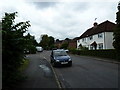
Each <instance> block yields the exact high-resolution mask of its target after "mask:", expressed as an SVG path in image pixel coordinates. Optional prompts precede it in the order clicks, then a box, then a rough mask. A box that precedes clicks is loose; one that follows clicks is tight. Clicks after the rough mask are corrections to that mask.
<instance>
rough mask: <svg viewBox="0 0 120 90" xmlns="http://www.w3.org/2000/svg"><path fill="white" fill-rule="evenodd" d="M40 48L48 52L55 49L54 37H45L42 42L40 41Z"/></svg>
mask: <svg viewBox="0 0 120 90" xmlns="http://www.w3.org/2000/svg"><path fill="white" fill-rule="evenodd" d="M40 46H42V47H43V48H44V49H46V50H48V49H52V48H54V37H52V36H50V37H49V36H48V35H43V36H42V40H41V41H40Z"/></svg>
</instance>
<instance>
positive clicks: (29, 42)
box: [25, 33, 37, 53]
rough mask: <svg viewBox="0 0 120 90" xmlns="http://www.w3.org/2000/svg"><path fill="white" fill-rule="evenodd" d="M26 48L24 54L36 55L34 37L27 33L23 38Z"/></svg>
mask: <svg viewBox="0 0 120 90" xmlns="http://www.w3.org/2000/svg"><path fill="white" fill-rule="evenodd" d="M25 40H26V46H25V52H26V53H36V46H37V42H36V40H35V37H34V36H31V35H30V34H29V33H28V34H27V35H26V36H25Z"/></svg>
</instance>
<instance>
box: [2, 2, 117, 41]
mask: <svg viewBox="0 0 120 90" xmlns="http://www.w3.org/2000/svg"><path fill="white" fill-rule="evenodd" d="M26 1H27V2H26ZM28 1H29V0H0V16H1V18H2V16H4V13H5V12H16V11H17V12H18V17H17V18H16V22H20V21H27V20H29V21H30V24H31V27H30V28H29V30H28V32H29V33H30V34H31V35H34V36H35V38H36V40H37V41H38V42H39V40H40V36H41V35H42V34H47V35H49V36H53V37H54V38H55V39H65V38H70V39H73V38H75V37H79V36H80V35H81V34H82V33H83V32H85V31H86V30H87V29H88V28H91V27H92V26H93V23H94V22H95V18H97V20H96V22H97V23H98V24H99V23H102V22H104V21H106V20H109V21H111V22H114V23H115V20H116V12H117V5H118V1H119V0H105V1H104V0H91V1H90V0H76V1H75V0H74V1H72V0H71V1H69V2H68V0H63V1H61V2H60V1H59V0H57V2H55V0H54V1H53V0H52V1H46V2H43V1H39V0H33V1H34V2H33V1H32V0H30V1H29V2H28Z"/></svg>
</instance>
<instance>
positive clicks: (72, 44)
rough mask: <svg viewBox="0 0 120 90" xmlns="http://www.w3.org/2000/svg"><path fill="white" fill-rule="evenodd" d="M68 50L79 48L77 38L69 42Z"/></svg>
mask: <svg viewBox="0 0 120 90" xmlns="http://www.w3.org/2000/svg"><path fill="white" fill-rule="evenodd" d="M68 48H77V37H76V38H74V39H71V40H70V41H69V45H68Z"/></svg>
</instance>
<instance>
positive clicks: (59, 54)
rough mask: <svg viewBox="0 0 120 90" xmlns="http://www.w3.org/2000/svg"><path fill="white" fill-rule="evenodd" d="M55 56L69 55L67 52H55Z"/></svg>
mask: <svg viewBox="0 0 120 90" xmlns="http://www.w3.org/2000/svg"><path fill="white" fill-rule="evenodd" d="M53 53H54V55H55V56H66V55H67V53H66V52H65V51H54V52H53Z"/></svg>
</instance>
